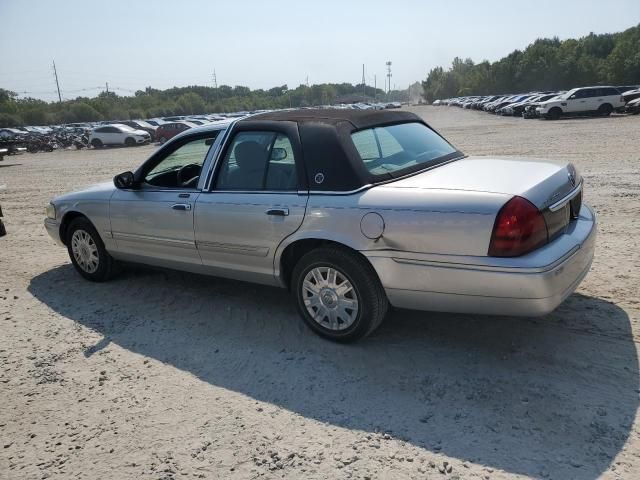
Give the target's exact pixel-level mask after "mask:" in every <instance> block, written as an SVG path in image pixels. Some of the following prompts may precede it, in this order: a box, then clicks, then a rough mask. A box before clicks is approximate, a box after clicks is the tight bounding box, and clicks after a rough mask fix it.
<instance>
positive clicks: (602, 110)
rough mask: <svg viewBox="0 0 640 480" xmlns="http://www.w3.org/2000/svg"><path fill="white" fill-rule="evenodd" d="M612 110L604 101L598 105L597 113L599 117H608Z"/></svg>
mask: <svg viewBox="0 0 640 480" xmlns="http://www.w3.org/2000/svg"><path fill="white" fill-rule="evenodd" d="M611 112H613V107H612V106H611V105H609V104H608V103H604V104H602V105H600V106H599V107H598V115H600V116H601V117H608V116H609V115H611Z"/></svg>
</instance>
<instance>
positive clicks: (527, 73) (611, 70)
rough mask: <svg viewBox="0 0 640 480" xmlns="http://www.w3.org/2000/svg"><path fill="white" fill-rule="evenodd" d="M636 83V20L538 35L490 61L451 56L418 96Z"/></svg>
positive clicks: (639, 33) (639, 40)
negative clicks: (577, 34)
mask: <svg viewBox="0 0 640 480" xmlns="http://www.w3.org/2000/svg"><path fill="white" fill-rule="evenodd" d="M639 83H640V24H639V25H637V26H635V27H631V28H629V29H627V30H625V31H623V32H618V33H607V34H600V35H596V34H594V33H591V34H589V35H587V36H586V37H582V38H579V39H568V40H559V39H558V38H557V37H554V38H541V39H538V40H536V41H535V42H533V43H532V44H531V45H529V46H528V47H527V48H525V49H524V51H521V50H514V51H513V52H511V53H510V54H509V55H507V56H506V57H504V58H501V59H500V60H498V61H496V62H493V63H491V62H489V61H487V60H485V61H483V62H480V63H474V62H473V61H472V60H471V59H469V58H467V59H466V60H462V59H461V58H458V57H456V58H455V59H454V60H453V63H452V64H451V67H450V68H449V69H447V70H445V69H443V68H442V67H436V68H433V69H432V70H431V71H430V72H429V74H428V76H427V78H426V80H424V81H423V82H422V87H423V90H424V93H423V96H424V98H425V99H426V100H427V101H429V102H432V101H433V100H436V99H443V98H450V97H455V96H463V95H489V94H500V93H518V92H529V91H536V90H537V91H544V90H569V89H571V88H574V87H580V86H588V85H598V84H600V85H605V84H606V85H614V86H615V85H636V84H639Z"/></svg>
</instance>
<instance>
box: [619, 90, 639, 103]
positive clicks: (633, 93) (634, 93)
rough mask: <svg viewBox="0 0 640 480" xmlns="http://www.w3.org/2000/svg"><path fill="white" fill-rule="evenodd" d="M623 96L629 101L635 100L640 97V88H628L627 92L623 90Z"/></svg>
mask: <svg viewBox="0 0 640 480" xmlns="http://www.w3.org/2000/svg"><path fill="white" fill-rule="evenodd" d="M622 98H623V99H624V101H625V102H627V103H628V102H630V101H631V100H635V99H636V98H640V88H634V89H632V90H626V91H625V92H623V94H622Z"/></svg>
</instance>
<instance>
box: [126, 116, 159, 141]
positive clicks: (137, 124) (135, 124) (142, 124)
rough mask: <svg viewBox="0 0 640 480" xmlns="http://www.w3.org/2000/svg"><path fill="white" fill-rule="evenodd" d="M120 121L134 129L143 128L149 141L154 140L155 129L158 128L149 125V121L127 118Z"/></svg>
mask: <svg viewBox="0 0 640 480" xmlns="http://www.w3.org/2000/svg"><path fill="white" fill-rule="evenodd" d="M122 123H123V124H124V125H127V126H128V127H131V128H133V129H135V130H143V131H145V132H147V133H148V134H149V137H150V138H151V141H152V142H153V141H155V139H156V129H157V128H158V127H157V126H154V125H151V124H150V123H149V122H146V121H144V120H127V121H124V122H122Z"/></svg>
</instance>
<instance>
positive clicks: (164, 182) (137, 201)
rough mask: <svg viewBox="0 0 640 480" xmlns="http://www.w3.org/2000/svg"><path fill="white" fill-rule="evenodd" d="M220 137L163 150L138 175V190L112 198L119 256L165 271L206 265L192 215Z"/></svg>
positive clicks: (197, 137) (208, 135)
mask: <svg viewBox="0 0 640 480" xmlns="http://www.w3.org/2000/svg"><path fill="white" fill-rule="evenodd" d="M217 133H218V132H216V131H214V132H206V133H200V134H198V135H193V136H189V137H185V138H184V139H181V141H179V142H176V143H174V144H171V145H169V146H168V147H166V148H163V149H161V150H159V151H158V153H156V154H155V155H154V156H152V157H151V158H150V159H149V161H147V162H146V163H145V164H144V165H143V167H142V168H141V169H140V171H139V172H136V179H137V180H138V183H139V184H138V185H137V188H135V189H118V190H117V191H116V192H115V193H114V195H113V196H112V197H111V201H110V218H111V230H112V235H113V238H114V240H115V242H116V248H117V251H118V252H119V253H120V254H121V255H126V256H129V257H135V258H134V259H135V260H138V261H142V262H145V263H152V264H160V265H167V266H171V263H172V262H178V263H181V264H190V265H198V266H201V265H202V262H201V260H200V255H199V254H198V251H197V249H196V245H195V237H194V233H193V212H194V205H195V202H196V200H197V198H198V195H199V193H200V190H199V189H198V182H199V175H200V171H201V170H202V165H203V163H204V161H205V158H206V157H207V155H208V153H209V151H210V150H211V145H212V144H213V140H214V139H215V137H216V136H217Z"/></svg>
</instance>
